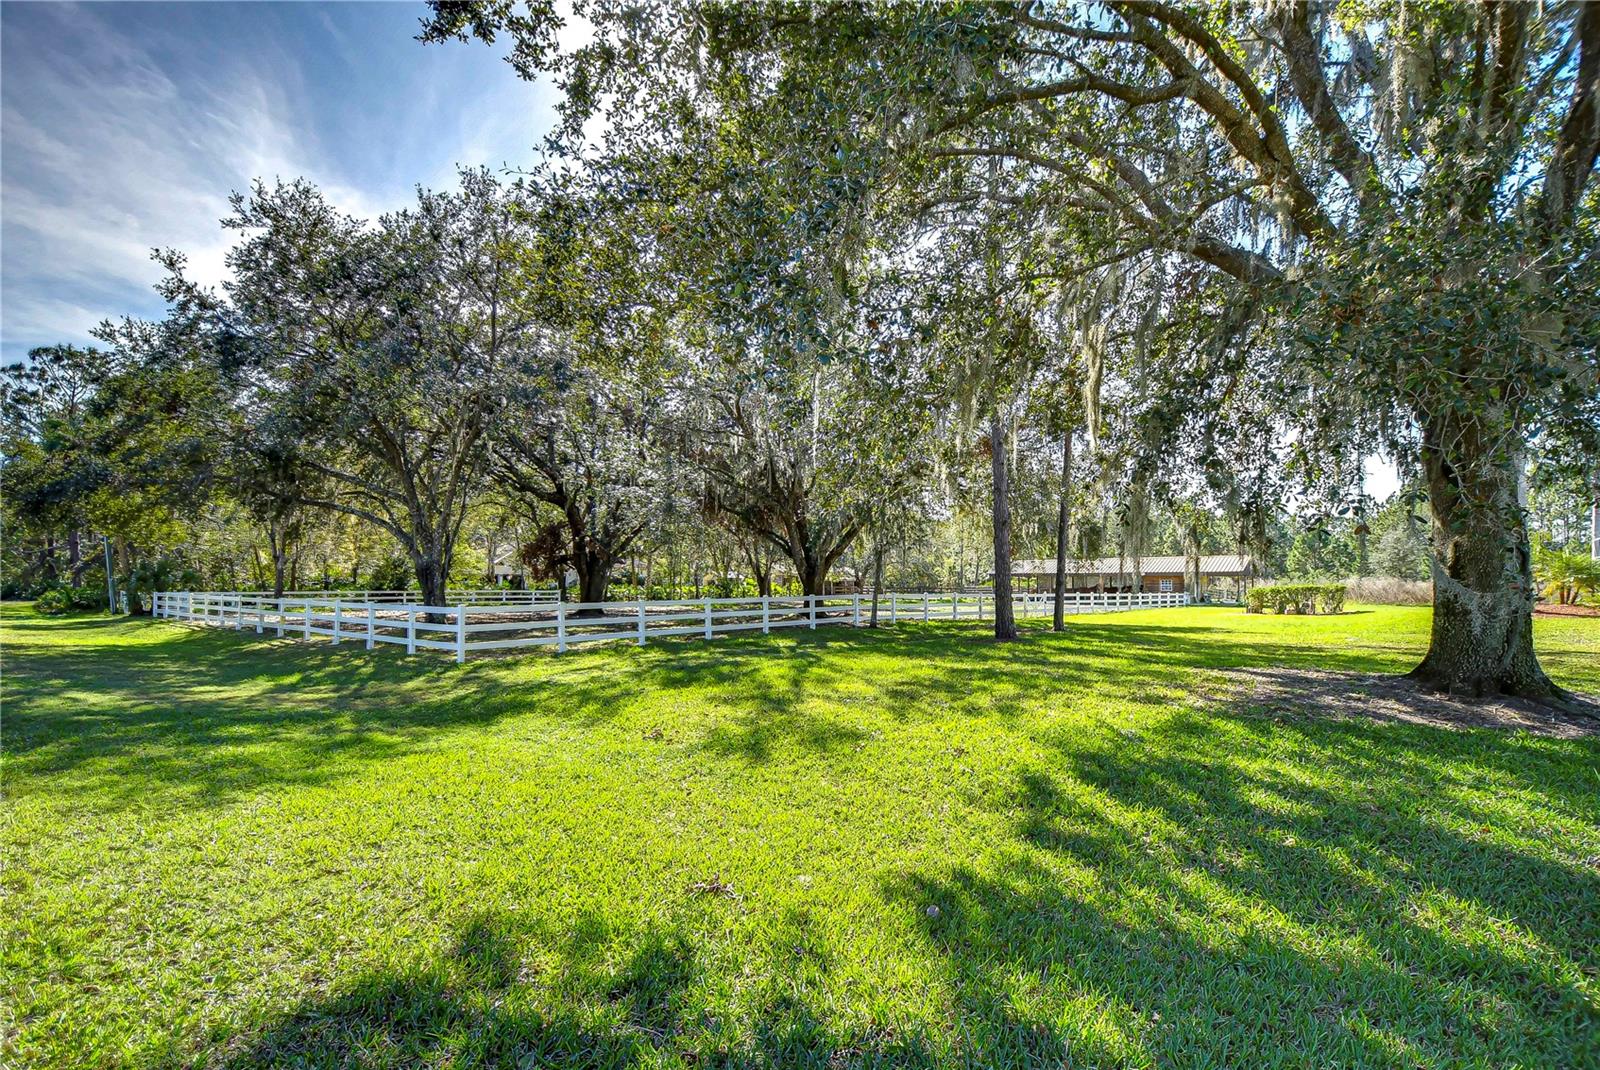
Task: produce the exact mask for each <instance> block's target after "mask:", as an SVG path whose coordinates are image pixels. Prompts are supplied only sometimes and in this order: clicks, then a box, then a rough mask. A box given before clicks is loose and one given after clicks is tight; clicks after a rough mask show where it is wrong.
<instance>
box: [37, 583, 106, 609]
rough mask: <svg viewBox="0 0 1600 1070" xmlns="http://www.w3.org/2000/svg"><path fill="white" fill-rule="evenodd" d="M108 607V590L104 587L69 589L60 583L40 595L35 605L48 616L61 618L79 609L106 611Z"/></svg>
mask: <svg viewBox="0 0 1600 1070" xmlns="http://www.w3.org/2000/svg"><path fill="white" fill-rule="evenodd" d="M105 607H106V590H105V588H104V587H96V586H92V585H86V586H83V587H69V586H68V585H66V584H64V583H58V584H55V585H54V586H51V587H47V588H45V589H44V590H43V591H41V592H40V593H39V597H38V599H37V600H36V601H35V602H34V603H33V608H34V609H36V610H38V611H39V612H40V613H44V614H46V615H48V616H52V617H55V616H60V615H61V614H62V613H69V612H72V611H73V610H79V609H104V608H105Z"/></svg>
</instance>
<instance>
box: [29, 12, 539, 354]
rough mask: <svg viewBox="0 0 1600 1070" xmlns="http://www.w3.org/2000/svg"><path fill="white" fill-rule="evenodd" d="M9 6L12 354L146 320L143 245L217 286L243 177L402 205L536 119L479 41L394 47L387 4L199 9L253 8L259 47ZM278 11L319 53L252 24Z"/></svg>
mask: <svg viewBox="0 0 1600 1070" xmlns="http://www.w3.org/2000/svg"><path fill="white" fill-rule="evenodd" d="M27 6H28V8H30V9H31V10H30V11H28V12H27V17H28V20H29V22H28V24H27V25H26V26H25V27H24V29H25V30H26V31H27V32H26V33H25V34H24V36H25V37H26V38H28V39H30V40H33V39H36V41H37V44H38V48H37V49H30V48H25V47H22V46H20V45H19V44H18V39H17V38H13V39H12V41H11V43H10V44H9V45H8V47H7V49H6V56H5V59H6V65H7V68H8V70H7V72H6V78H5V82H4V100H3V108H0V135H3V141H4V154H3V164H4V171H3V173H4V184H3V190H0V221H3V238H4V248H3V279H0V285H3V305H0V341H3V343H4V348H5V350H6V356H7V357H8V358H12V359H14V358H15V356H16V355H17V353H18V351H19V350H23V349H26V348H27V347H30V346H34V345H41V344H46V343H49V342H55V341H62V340H69V341H84V340H86V338H85V334H86V332H87V329H88V328H89V327H90V326H92V325H93V324H94V323H97V322H99V320H101V319H103V318H107V317H111V318H115V317H118V316H121V315H124V314H135V315H139V314H143V315H154V314H157V313H158V312H159V301H158V299H157V298H156V296H155V295H154V294H153V292H152V291H151V286H152V284H153V283H154V282H155V281H156V280H157V278H158V277H159V268H158V267H157V266H156V265H155V264H153V263H152V262H151V260H150V252H151V250H152V249H153V248H157V247H162V248H166V247H172V248H177V249H180V250H182V251H184V253H185V254H186V255H187V257H188V260H189V264H190V268H191V270H192V272H193V274H194V275H195V277H196V278H197V279H200V280H202V281H204V282H206V283H209V284H217V283H219V282H220V281H221V280H222V279H223V277H224V275H225V265H224V258H225V256H226V254H227V251H228V249H229V248H230V247H231V244H232V242H233V241H234V240H236V236H235V235H233V234H232V233H230V232H226V231H224V230H223V229H222V228H221V226H220V225H219V221H220V220H221V218H222V217H223V216H224V215H226V214H227V211H228V201H227V199H228V195H229V193H230V192H232V191H234V190H243V189H246V188H248V185H249V183H250V182H251V181H252V180H253V179H256V178H262V179H265V180H267V181H272V180H273V179H277V178H282V179H292V178H297V177H304V178H307V179H309V180H310V181H312V182H314V183H316V184H317V185H319V186H320V187H321V188H322V189H323V190H324V192H325V193H326V194H327V195H328V197H329V199H330V200H332V201H333V202H334V203H335V204H337V205H339V207H340V208H342V209H343V210H345V211H347V212H350V213H353V214H356V215H360V216H369V217H370V216H373V215H377V214H380V213H382V212H384V211H391V210H394V209H396V208H398V207H401V206H403V205H405V204H406V203H409V202H410V201H411V199H412V196H413V190H414V187H415V185H416V183H418V182H422V183H424V184H430V185H446V184H451V183H453V181H454V178H455V173H454V172H455V165H456V164H457V163H458V162H465V163H469V164H476V163H486V164H489V165H491V166H499V165H501V164H503V163H507V162H517V163H523V164H525V163H526V162H527V160H528V159H529V158H530V156H531V147H532V146H533V145H534V143H535V142H536V141H537V140H538V138H539V137H540V136H541V134H542V133H543V132H544V131H543V123H545V122H548V114H549V112H548V101H547V99H546V98H547V96H548V94H547V93H546V92H545V91H543V90H536V89H535V88H534V87H530V86H527V85H526V84H523V83H520V82H518V81H517V79H516V78H515V75H514V74H513V72H512V71H511V70H510V69H509V67H507V66H505V65H504V64H503V63H501V62H499V60H498V58H497V57H496V56H494V54H493V53H491V52H490V51H489V50H488V49H484V48H482V47H481V46H466V45H452V46H430V47H429V48H427V49H425V48H424V47H423V46H422V45H420V44H415V43H413V42H410V40H409V35H408V31H407V30H406V29H405V27H404V26H402V25H400V24H399V23H397V22H396V18H395V16H396V13H397V11H398V9H390V10H389V11H388V12H387V13H381V14H382V18H379V17H378V14H379V13H369V12H361V13H359V14H354V13H352V9H349V8H344V9H340V10H338V11H335V9H328V8H324V9H320V10H317V9H312V8H294V9H278V8H277V5H263V7H261V8H253V7H252V6H249V5H245V6H243V7H242V8H236V9H234V11H233V12H232V13H227V12H222V11H220V10H219V9H217V8H211V9H208V10H209V11H210V12H212V13H214V14H213V15H202V16H200V17H216V18H218V19H223V18H236V19H252V20H253V19H257V18H258V17H259V20H260V25H261V26H262V27H263V33H262V34H261V36H260V39H259V41H252V45H251V47H250V48H249V49H245V50H239V49H229V48H225V47H223V42H222V41H220V40H192V39H188V38H185V37H181V36H179V34H181V33H182V32H183V31H182V30H181V29H179V28H168V27H167V26H165V25H163V24H161V23H159V22H157V21H155V17H154V16H152V17H151V19H150V20H146V21H141V22H139V23H138V25H137V27H136V29H137V32H135V33H129V32H128V31H127V30H126V29H119V28H118V27H117V26H115V25H113V23H112V21H110V20H109V18H108V17H107V16H105V15H103V14H102V11H104V10H114V9H96V8H94V7H72V6H61V7H51V8H44V6H43V5H27ZM273 9H276V10H277V12H278V14H274V13H273ZM187 10H188V11H190V12H193V11H195V10H196V9H194V8H190V9H187ZM404 10H405V12H406V15H407V20H406V25H409V16H410V14H411V11H410V9H409V8H407V9H404ZM331 11H332V12H334V14H335V15H339V16H340V17H334V16H333V15H330V12H331ZM369 11H370V9H369ZM16 12H17V9H12V10H11V11H8V12H7V13H6V21H7V25H6V31H7V34H8V35H9V34H11V33H12V31H13V23H14V21H17V20H13V18H12V15H13V13H16ZM257 12H262V13H263V14H260V15H259V16H258V15H257V14H256V13H257ZM279 14H281V15H283V17H284V18H293V19H302V18H303V21H304V23H305V24H306V29H307V30H308V32H310V33H312V34H313V35H314V37H315V39H316V40H317V42H318V43H319V45H320V46H321V49H322V51H321V52H320V53H319V54H318V56H317V57H315V58H314V59H308V57H307V56H305V55H304V54H302V52H301V51H299V50H298V49H297V45H296V42H297V41H299V40H301V39H300V38H295V39H293V40H285V39H284V38H282V37H275V36H274V35H273V34H272V33H270V32H267V31H269V30H273V29H278V30H282V28H283V27H282V25H281V24H280V22H275V21H274V19H277V18H278V15H279ZM352 21H353V22H354V24H355V25H356V26H357V27H358V28H365V27H366V26H367V25H368V23H369V22H370V24H371V26H372V27H373V28H374V30H375V32H376V30H378V29H381V30H382V31H383V33H384V34H385V36H384V39H383V40H384V43H385V45H386V46H387V47H388V48H390V49H391V50H394V52H395V54H396V55H398V56H399V57H401V58H402V60H403V61H404V64H405V65H404V66H401V67H399V68H398V69H396V70H394V71H393V72H392V77H390V72H388V71H384V72H383V73H384V74H385V76H386V77H385V80H384V82H383V84H382V85H379V86H374V85H372V84H371V76H372V63H373V61H372V59H371V57H370V56H366V55H365V54H364V52H363V48H364V46H367V45H370V43H371V42H368V41H363V40H361V39H359V34H354V33H347V32H346V28H348V26H349V25H351V24H352ZM341 22H343V23H344V24H345V25H344V26H343V27H342V26H341ZM254 25H255V22H252V23H251V26H252V27H253V26H254ZM397 26H399V27H400V28H399V29H398V30H397ZM236 28H237V27H236V26H235V29H236ZM208 48H209V49H211V52H210V53H208V52H207V51H206V50H207V49H208ZM413 50H414V51H413ZM413 57H414V58H413ZM308 63H315V64H317V65H318V66H317V67H316V73H317V76H318V80H317V81H316V82H315V83H312V82H308V80H307V79H308V74H307V71H306V69H305V68H306V65H307V64H308ZM362 63H365V64H366V66H365V67H362V66H360V65H361V64H362ZM412 64H414V67H413V66H412ZM363 77H364V78H366V79H367V81H366V82H363V81H361V79H362V78H363ZM347 83H348V84H347ZM380 90H381V91H380ZM362 91H366V95H363V93H362ZM541 111H543V115H541V114H540V113H541ZM98 302H104V307H100V308H98V309H95V311H94V314H92V315H86V314H85V313H86V312H88V311H89V310H90V309H91V308H93V307H94V305H95V304H96V303H98Z"/></svg>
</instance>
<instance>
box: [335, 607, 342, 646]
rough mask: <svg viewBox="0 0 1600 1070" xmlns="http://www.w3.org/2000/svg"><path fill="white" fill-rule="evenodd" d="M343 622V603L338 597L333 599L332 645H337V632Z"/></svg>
mask: <svg viewBox="0 0 1600 1070" xmlns="http://www.w3.org/2000/svg"><path fill="white" fill-rule="evenodd" d="M343 624H344V603H342V602H340V601H339V599H337V598H335V599H334V600H333V645H334V646H338V645H339V632H340V630H341V626H342V625H343Z"/></svg>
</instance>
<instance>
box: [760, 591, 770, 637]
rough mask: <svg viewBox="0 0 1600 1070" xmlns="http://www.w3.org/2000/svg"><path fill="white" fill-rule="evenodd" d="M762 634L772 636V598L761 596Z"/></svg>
mask: <svg viewBox="0 0 1600 1070" xmlns="http://www.w3.org/2000/svg"><path fill="white" fill-rule="evenodd" d="M761 634H762V635H771V634H772V596H771V595H766V594H764V595H762V596H761Z"/></svg>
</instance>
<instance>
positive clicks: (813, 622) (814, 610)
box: [806, 594, 817, 628]
mask: <svg viewBox="0 0 1600 1070" xmlns="http://www.w3.org/2000/svg"><path fill="white" fill-rule="evenodd" d="M806 601H807V602H809V603H810V604H811V623H810V625H808V627H811V628H815V627H816V626H817V596H816V595H814V594H813V595H808V596H807V597H806Z"/></svg>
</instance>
